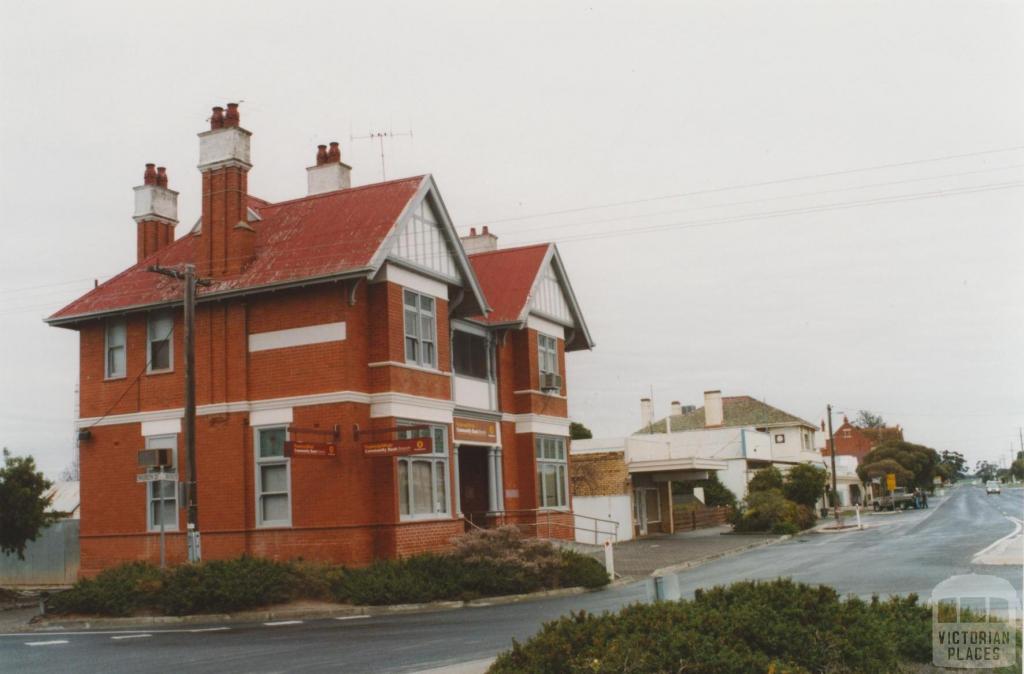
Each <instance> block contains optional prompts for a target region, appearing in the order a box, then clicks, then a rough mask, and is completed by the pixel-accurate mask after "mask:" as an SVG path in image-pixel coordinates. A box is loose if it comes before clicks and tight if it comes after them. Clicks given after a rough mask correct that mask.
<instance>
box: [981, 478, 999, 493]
mask: <svg viewBox="0 0 1024 674" xmlns="http://www.w3.org/2000/svg"><path fill="white" fill-rule="evenodd" d="M985 493H986V494H1002V493H1003V490H1002V487H1000V486H999V483H998V482H997V481H995V480H989V481H988V482H986V483H985Z"/></svg>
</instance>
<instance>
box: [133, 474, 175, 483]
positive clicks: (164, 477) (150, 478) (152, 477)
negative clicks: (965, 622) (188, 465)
mask: <svg viewBox="0 0 1024 674" xmlns="http://www.w3.org/2000/svg"><path fill="white" fill-rule="evenodd" d="M177 479H178V474H177V473H162V472H161V473H139V474H138V475H136V476H135V481H136V482H171V481H176V480H177Z"/></svg>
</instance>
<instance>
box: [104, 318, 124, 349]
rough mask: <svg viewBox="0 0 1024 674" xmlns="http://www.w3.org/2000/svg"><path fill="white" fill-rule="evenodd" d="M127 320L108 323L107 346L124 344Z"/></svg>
mask: <svg viewBox="0 0 1024 674" xmlns="http://www.w3.org/2000/svg"><path fill="white" fill-rule="evenodd" d="M124 341H125V322H124V321H123V320H122V321H111V322H110V323H107V346H124Z"/></svg>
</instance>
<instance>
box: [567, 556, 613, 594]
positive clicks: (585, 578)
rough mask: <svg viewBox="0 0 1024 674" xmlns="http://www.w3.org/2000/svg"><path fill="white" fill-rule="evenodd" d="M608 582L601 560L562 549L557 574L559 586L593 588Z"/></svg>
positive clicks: (606, 572)
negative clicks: (560, 563) (560, 562)
mask: <svg viewBox="0 0 1024 674" xmlns="http://www.w3.org/2000/svg"><path fill="white" fill-rule="evenodd" d="M608 583H609V578H608V571H607V570H605V568H604V565H603V564H601V562H599V561H597V560H596V559H594V558H593V557H587V556H586V555H581V554H579V553H578V552H573V551H572V550H563V551H562V567H561V569H560V570H559V575H558V584H559V585H560V586H561V587H585V588H588V589H594V588H598V587H604V586H605V585H607V584H608Z"/></svg>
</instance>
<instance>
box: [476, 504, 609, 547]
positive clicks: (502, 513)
mask: <svg viewBox="0 0 1024 674" xmlns="http://www.w3.org/2000/svg"><path fill="white" fill-rule="evenodd" d="M466 514H467V513H463V518H464V519H465V520H466V521H467V522H470V523H471V524H472V525H473V526H474V527H476V528H478V529H479V528H480V526H479V525H477V524H476V523H474V522H472V521H471V520H470V519H469V518H467V517H466ZM487 514H488V515H493V516H494V517H496V518H500V519H501V520H505V519H506V518H507V516H509V515H522V514H534V515H537V516H538V518H537V521H534V522H515V523H513V524H514V525H515V526H519V527H531V526H532V527H535V528H536V531H537V534H538V535H539V534H540V527H541V523H540V521H539V516H540V515H544V525H545V526H546V529H547V531H546V533H547V535H546V538H551V527H552V522H551V516H552V515H569V516H571V517H572V518H573V523H572V525H571V526H570V525H567V524H564V523H562V522H558V521H556V522H554V526H555V527H556V528H568V529H571V530H572V531H574V532H576V531H586V532H589V533H593V534H594V545H597V543H598V537H599V536H601V535H604V536H611V537H612V542H617V541H618V540H619V523H618V522H616V521H615V520H606V519H602V518H600V517H593V516H591V515H583V514H580V513H576V512H573V511H571V510H560V509H557V508H520V509H516V510H499V511H494V512H491V511H488V512H487ZM577 517H582V518H583V519H586V520H592V521H593V522H594V528H593V529H590V528H587V527H580V526H576V518H577ZM601 522H603V523H605V524H611V525H612V526H613V527H614V529H613V530H612V531H602V530H601V528H600V527H599V526H598V524H599V523H601Z"/></svg>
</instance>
